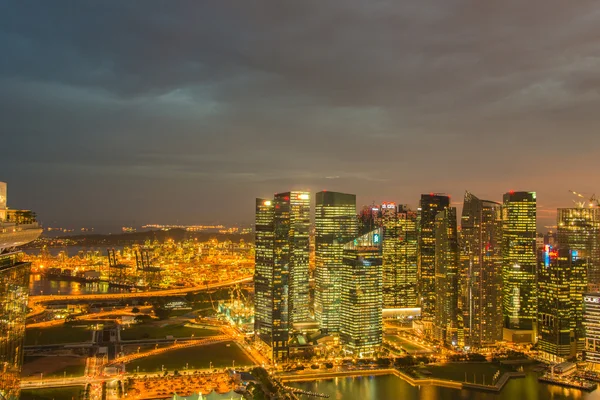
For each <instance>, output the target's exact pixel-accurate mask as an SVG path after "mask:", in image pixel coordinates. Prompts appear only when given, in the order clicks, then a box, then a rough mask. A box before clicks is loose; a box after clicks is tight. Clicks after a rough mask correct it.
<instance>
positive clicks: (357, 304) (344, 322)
mask: <svg viewBox="0 0 600 400" xmlns="http://www.w3.org/2000/svg"><path fill="white" fill-rule="evenodd" d="M382 234H383V232H382V229H381V228H379V229H376V230H374V231H371V232H369V233H367V234H365V235H363V236H360V237H358V238H356V239H354V240H353V241H351V242H349V243H347V244H346V245H345V246H344V268H343V272H342V304H341V327H340V338H341V339H342V343H343V347H344V351H345V352H346V354H349V355H352V356H354V357H369V356H373V355H374V354H375V353H376V352H377V351H378V349H379V348H380V347H381V343H382V338H383V317H382V305H383V295H382V291H381V284H382V275H383V271H382V247H381V245H382V243H381V242H382Z"/></svg>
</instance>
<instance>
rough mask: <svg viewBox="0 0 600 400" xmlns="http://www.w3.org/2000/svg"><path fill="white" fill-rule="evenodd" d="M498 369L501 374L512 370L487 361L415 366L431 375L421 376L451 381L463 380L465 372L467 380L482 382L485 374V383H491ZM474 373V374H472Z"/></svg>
mask: <svg viewBox="0 0 600 400" xmlns="http://www.w3.org/2000/svg"><path fill="white" fill-rule="evenodd" d="M498 370H500V374H501V375H502V374H503V373H504V372H510V371H513V369H512V368H511V367H507V366H505V365H501V364H500V363H488V362H481V363H477V362H473V363H470V362H456V363H446V364H436V365H427V366H424V367H421V368H417V369H416V371H417V372H422V371H429V372H431V375H423V374H420V375H422V376H423V377H431V378H440V379H447V380H451V381H457V382H464V381H465V373H466V374H467V382H470V383H473V382H474V381H475V382H476V383H479V384H482V383H483V378H484V376H485V383H486V385H491V384H492V380H493V377H494V374H495V373H496V372H497V371H498ZM473 374H475V376H473Z"/></svg>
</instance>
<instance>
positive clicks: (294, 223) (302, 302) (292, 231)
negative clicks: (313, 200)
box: [273, 192, 310, 324]
mask: <svg viewBox="0 0 600 400" xmlns="http://www.w3.org/2000/svg"><path fill="white" fill-rule="evenodd" d="M274 205H275V210H274V218H273V219H274V228H275V238H274V239H275V246H274V263H275V268H276V269H278V268H281V269H282V270H285V269H287V272H288V274H289V276H288V288H289V323H290V324H294V323H298V322H306V321H308V320H309V319H310V311H309V293H308V290H309V288H308V279H309V270H308V264H309V260H308V259H309V252H310V250H309V235H310V194H309V193H307V192H287V193H279V194H276V195H275V199H274Z"/></svg>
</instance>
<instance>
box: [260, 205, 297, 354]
mask: <svg viewBox="0 0 600 400" xmlns="http://www.w3.org/2000/svg"><path fill="white" fill-rule="evenodd" d="M273 210H274V206H273V200H268V199H256V209H255V211H256V214H255V215H256V219H255V226H254V243H255V250H254V260H255V267H254V332H255V334H256V335H257V336H258V338H260V340H262V341H263V342H264V343H266V344H267V345H269V346H271V347H273V348H275V347H277V351H275V349H274V353H273V354H271V356H273V355H274V354H278V353H279V352H280V351H284V352H286V350H285V349H286V348H287V342H288V340H287V339H288V338H287V334H288V331H289V329H288V326H287V321H288V318H287V296H286V297H284V296H283V292H284V286H285V291H286V292H287V274H286V275H285V276H282V274H281V271H277V274H276V273H275V272H276V271H275V270H274V264H273V261H274V260H273V245H274V241H273V237H274V235H275V231H274V229H273ZM274 299H277V301H276V302H274ZM274 329H276V330H280V332H275V331H274ZM274 337H276V338H277V340H276V341H275V344H277V343H281V342H283V343H284V344H286V346H274ZM286 355H287V352H286Z"/></svg>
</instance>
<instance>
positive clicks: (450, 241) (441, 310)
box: [434, 207, 464, 346]
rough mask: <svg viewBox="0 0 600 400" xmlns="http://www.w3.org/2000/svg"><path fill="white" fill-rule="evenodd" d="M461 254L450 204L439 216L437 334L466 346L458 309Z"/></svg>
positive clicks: (437, 243)
mask: <svg viewBox="0 0 600 400" xmlns="http://www.w3.org/2000/svg"><path fill="white" fill-rule="evenodd" d="M458 255H459V254H458V236H457V230H456V208H454V207H449V208H446V209H445V210H442V211H440V212H439V213H438V214H437V216H436V219H435V289H436V308H435V316H434V337H435V338H436V339H437V340H439V341H440V342H442V343H446V344H448V345H454V346H463V345H464V335H463V329H462V328H463V324H462V313H461V312H460V310H459V309H458V294H459V289H458V278H459V277H458V273H459V269H458V264H459V261H458Z"/></svg>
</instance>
